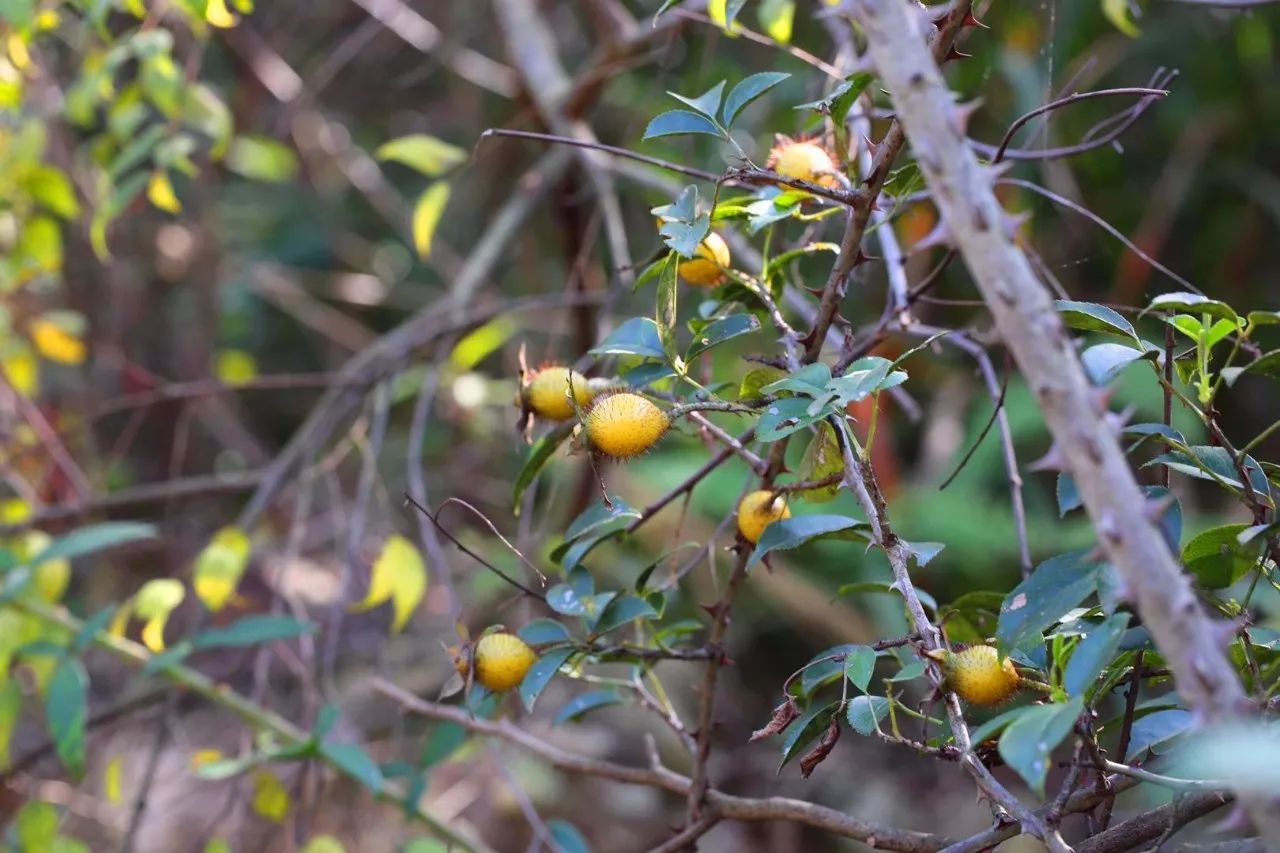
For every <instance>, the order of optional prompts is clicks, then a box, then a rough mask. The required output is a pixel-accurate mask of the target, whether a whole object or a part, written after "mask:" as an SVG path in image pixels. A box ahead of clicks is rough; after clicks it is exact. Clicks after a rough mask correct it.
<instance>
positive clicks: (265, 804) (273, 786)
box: [253, 770, 289, 823]
mask: <svg viewBox="0 0 1280 853" xmlns="http://www.w3.org/2000/svg"><path fill="white" fill-rule="evenodd" d="M253 810H254V811H255V812H257V813H258V814H260V815H262V816H263V817H265V818H266V819H267V820H270V821H274V822H276V823H283V822H284V818H285V815H287V814H288V813H289V791H288V789H286V788H285V786H284V785H281V784H280V780H279V779H277V778H276V777H275V776H273V775H271V774H270V773H268V772H267V771H265V770H259V771H258V772H257V773H254V774H253Z"/></svg>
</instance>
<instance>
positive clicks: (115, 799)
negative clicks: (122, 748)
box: [102, 755, 124, 804]
mask: <svg viewBox="0 0 1280 853" xmlns="http://www.w3.org/2000/svg"><path fill="white" fill-rule="evenodd" d="M123 780H124V756H123V755H117V756H116V757H115V758H113V759H111V760H110V761H108V762H107V767H106V769H105V770H104V771H103V772H102V795H103V796H104V797H106V798H107V802H108V803H112V804H118V803H119V802H120V799H121V797H120V788H121V783H122V782H123Z"/></svg>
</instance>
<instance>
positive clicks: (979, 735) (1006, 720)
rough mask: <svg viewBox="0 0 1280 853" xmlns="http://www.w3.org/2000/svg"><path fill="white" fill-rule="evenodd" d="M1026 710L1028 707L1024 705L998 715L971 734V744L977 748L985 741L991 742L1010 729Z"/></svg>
mask: <svg viewBox="0 0 1280 853" xmlns="http://www.w3.org/2000/svg"><path fill="white" fill-rule="evenodd" d="M1026 710H1027V706H1026V705H1022V706H1019V707H1017V708H1010V709H1009V710H1008V711H1005V712H1003V713H1001V714H997V715H996V716H994V717H992V718H991V719H989V720H987V721H986V722H985V723H983V724H982V725H980V726H978V727H977V728H975V729H974V730H973V731H971V732H970V733H969V740H970V742H971V743H972V744H973V745H974V746H975V747H976V746H978V745H979V744H981V743H984V742H985V741H989V740H991V739H992V738H993V737H995V736H996V735H998V734H1000V733H1001V732H1002V731H1004V730H1005V729H1006V728H1008V727H1009V724H1010V723H1012V722H1013V721H1014V720H1016V719H1018V718H1019V717H1021V716H1022V714H1023V712H1025V711H1026Z"/></svg>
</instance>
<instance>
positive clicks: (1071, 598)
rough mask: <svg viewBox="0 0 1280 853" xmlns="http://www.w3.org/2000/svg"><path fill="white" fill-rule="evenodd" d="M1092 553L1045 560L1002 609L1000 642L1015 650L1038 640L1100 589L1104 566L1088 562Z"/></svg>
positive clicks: (1077, 552) (1006, 601)
mask: <svg viewBox="0 0 1280 853" xmlns="http://www.w3.org/2000/svg"><path fill="white" fill-rule="evenodd" d="M1089 553H1090V552H1089V551H1073V552H1071V553H1069V554H1061V555H1059V556H1057V557H1052V558H1050V559H1048V560H1045V561H1044V562H1043V563H1041V564H1040V565H1038V566H1036V568H1035V571H1033V572H1032V573H1031V576H1030V577H1028V578H1026V579H1025V580H1024V581H1022V583H1020V584H1018V585H1017V586H1016V587H1014V589H1013V591H1012V592H1010V593H1009V595H1008V596H1006V597H1005V600H1004V604H1003V605H1002V606H1001V608H1000V621H999V624H998V626H997V629H996V639H997V640H998V641H999V644H1000V648H1001V649H1003V650H1006V651H1007V650H1011V649H1016V648H1018V647H1020V646H1021V645H1022V644H1023V643H1024V642H1025V641H1027V640H1029V639H1031V638H1032V637H1035V636H1038V635H1039V634H1040V632H1042V631H1043V630H1044V629H1045V628H1048V627H1049V626H1050V625H1053V624H1054V623H1056V622H1057V621H1058V620H1059V619H1061V618H1062V616H1063V615H1064V614H1066V612H1067V611H1068V610H1070V609H1071V608H1073V607H1075V606H1077V605H1078V604H1080V602H1082V601H1084V599H1085V598H1086V597H1087V596H1089V595H1090V594H1091V593H1093V592H1094V590H1095V589H1096V588H1097V577H1098V573H1099V572H1100V571H1101V570H1102V566H1103V564H1102V563H1098V562H1091V561H1089V560H1088V555H1089Z"/></svg>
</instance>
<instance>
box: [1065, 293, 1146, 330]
mask: <svg viewBox="0 0 1280 853" xmlns="http://www.w3.org/2000/svg"><path fill="white" fill-rule="evenodd" d="M1053 306H1054V307H1055V308H1057V309H1058V312H1059V313H1060V314H1061V315H1062V322H1063V323H1066V324H1067V326H1069V327H1070V328H1072V329H1080V330H1081V331H1086V332H1106V333H1108V334H1112V335H1120V336H1122V337H1126V338H1133V339H1134V340H1137V337H1138V333H1137V332H1135V331H1134V329H1133V324H1132V323H1130V322H1129V321H1128V320H1126V319H1125V318H1124V317H1123V316H1121V315H1120V314H1119V313H1118V312H1116V311H1113V310H1112V309H1110V308H1108V307H1107V306H1105V305H1097V304H1095V303H1093V302H1073V301H1071V300H1069V299H1056V300H1054V303H1053Z"/></svg>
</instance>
